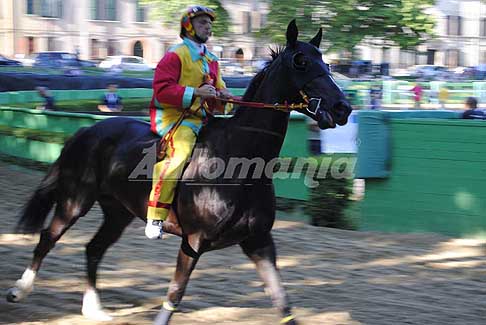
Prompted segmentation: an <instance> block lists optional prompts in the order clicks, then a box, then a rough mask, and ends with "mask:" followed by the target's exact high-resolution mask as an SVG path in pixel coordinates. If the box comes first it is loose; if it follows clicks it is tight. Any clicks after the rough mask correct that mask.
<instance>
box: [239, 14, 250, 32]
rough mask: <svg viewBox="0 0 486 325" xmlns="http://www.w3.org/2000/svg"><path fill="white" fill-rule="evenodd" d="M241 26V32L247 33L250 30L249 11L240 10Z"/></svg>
mask: <svg viewBox="0 0 486 325" xmlns="http://www.w3.org/2000/svg"><path fill="white" fill-rule="evenodd" d="M241 14H242V17H241V26H242V28H241V29H242V30H241V32H242V34H247V33H250V32H251V13H250V12H249V11H243V12H241Z"/></svg>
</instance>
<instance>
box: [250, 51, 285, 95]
mask: <svg viewBox="0 0 486 325" xmlns="http://www.w3.org/2000/svg"><path fill="white" fill-rule="evenodd" d="M284 49H285V47H284V46H276V47H275V48H271V47H270V48H269V51H270V56H271V60H268V61H267V62H265V65H264V67H263V69H261V70H260V71H259V72H258V73H257V74H256V75H255V76H254V77H253V79H251V82H250V85H249V86H248V89H247V90H246V92H245V94H244V95H243V100H244V101H251V99H252V98H253V96H254V95H255V93H256V91H257V89H258V88H259V87H260V84H261V83H262V81H263V78H264V77H265V74H266V73H267V71H268V68H269V67H270V65H271V64H272V63H273V62H274V61H275V60H276V59H277V58H278V57H279V56H280V54H281V53H282V52H283V51H284Z"/></svg>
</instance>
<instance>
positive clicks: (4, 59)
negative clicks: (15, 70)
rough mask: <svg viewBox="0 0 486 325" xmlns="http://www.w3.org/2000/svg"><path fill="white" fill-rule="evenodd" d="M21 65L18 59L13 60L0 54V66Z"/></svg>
mask: <svg viewBox="0 0 486 325" xmlns="http://www.w3.org/2000/svg"><path fill="white" fill-rule="evenodd" d="M6 65H8V66H17V67H18V66H21V65H22V63H20V62H19V61H15V60H11V59H9V58H7V57H5V56H3V55H1V54H0V66H6Z"/></svg>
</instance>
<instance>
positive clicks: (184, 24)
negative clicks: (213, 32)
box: [179, 6, 216, 38]
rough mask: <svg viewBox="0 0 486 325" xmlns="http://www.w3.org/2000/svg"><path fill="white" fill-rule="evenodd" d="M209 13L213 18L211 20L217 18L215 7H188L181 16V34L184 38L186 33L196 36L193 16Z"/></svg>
mask: <svg viewBox="0 0 486 325" xmlns="http://www.w3.org/2000/svg"><path fill="white" fill-rule="evenodd" d="M201 15H207V16H209V18H210V19H211V21H214V20H216V13H215V12H214V10H213V9H211V8H208V7H204V6H191V7H189V8H187V10H186V11H184V13H183V14H182V17H181V33H180V34H179V36H180V37H181V38H183V37H184V36H185V35H186V33H187V34H189V35H191V36H195V34H196V32H195V31H194V27H193V26H192V22H191V20H192V18H194V17H197V16H201Z"/></svg>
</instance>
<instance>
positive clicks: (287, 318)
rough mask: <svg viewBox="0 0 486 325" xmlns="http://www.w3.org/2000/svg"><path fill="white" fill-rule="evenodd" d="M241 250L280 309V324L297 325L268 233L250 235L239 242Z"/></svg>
mask: <svg viewBox="0 0 486 325" xmlns="http://www.w3.org/2000/svg"><path fill="white" fill-rule="evenodd" d="M240 246H241V248H242V249H243V252H245V254H246V255H247V256H248V257H249V258H250V259H251V260H252V261H253V262H254V263H255V265H256V269H257V272H258V274H259V275H260V277H261V278H262V280H263V282H264V283H265V287H266V288H267V290H268V291H269V293H270V296H271V298H272V302H273V305H274V306H275V307H276V308H277V309H278V310H279V311H280V313H281V315H282V320H281V321H280V324H287V325H297V321H296V320H295V317H294V316H293V315H292V311H291V307H290V304H289V301H288V298H287V294H286V293H285V289H284V287H283V285H282V280H281V278H280V274H279V272H278V269H277V263H276V252H275V244H274V242H273V238H272V235H271V234H270V233H266V234H262V235H260V236H255V237H250V238H249V239H247V240H245V241H244V242H242V243H240Z"/></svg>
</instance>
